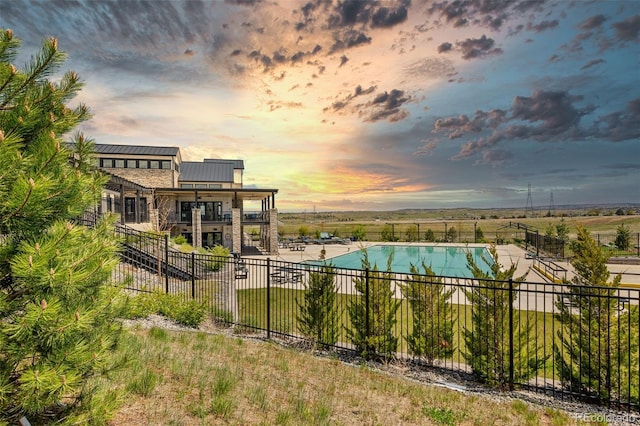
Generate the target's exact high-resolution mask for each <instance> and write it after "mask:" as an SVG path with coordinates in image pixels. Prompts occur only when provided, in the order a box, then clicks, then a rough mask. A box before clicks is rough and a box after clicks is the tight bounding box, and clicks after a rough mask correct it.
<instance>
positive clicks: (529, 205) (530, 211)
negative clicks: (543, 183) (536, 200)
mask: <svg viewBox="0 0 640 426" xmlns="http://www.w3.org/2000/svg"><path fill="white" fill-rule="evenodd" d="M524 215H525V216H526V217H533V201H532V200H531V184H529V191H528V193H527V204H526V205H525V206H524Z"/></svg>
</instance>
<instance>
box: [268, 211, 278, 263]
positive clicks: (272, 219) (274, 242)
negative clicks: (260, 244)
mask: <svg viewBox="0 0 640 426" xmlns="http://www.w3.org/2000/svg"><path fill="white" fill-rule="evenodd" d="M267 243H268V244H269V245H268V249H269V253H271V254H278V209H271V210H269V238H268V240H267Z"/></svg>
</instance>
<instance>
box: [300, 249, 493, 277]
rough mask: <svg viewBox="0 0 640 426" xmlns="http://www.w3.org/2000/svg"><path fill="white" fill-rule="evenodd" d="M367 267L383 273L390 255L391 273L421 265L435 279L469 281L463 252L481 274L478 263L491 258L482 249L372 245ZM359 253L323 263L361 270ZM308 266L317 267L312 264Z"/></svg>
mask: <svg viewBox="0 0 640 426" xmlns="http://www.w3.org/2000/svg"><path fill="white" fill-rule="evenodd" d="M366 251H367V255H368V256H369V262H370V263H371V266H372V267H373V266H374V265H377V267H378V269H379V270H382V271H383V270H386V269H387V259H389V255H390V254H391V253H393V262H392V264H391V270H392V271H393V272H397V273H401V274H408V273H410V271H411V268H410V267H411V264H413V265H415V266H417V267H418V269H419V271H420V272H421V273H422V272H424V271H423V269H422V261H423V260H424V263H425V265H427V266H430V267H431V269H433V272H434V273H435V274H436V275H440V276H446V277H461V278H471V277H472V275H471V272H470V271H469V269H468V268H467V252H470V253H471V255H472V256H473V260H474V261H475V262H476V265H478V266H479V267H480V269H482V270H483V271H486V272H488V271H489V270H490V266H489V265H487V263H486V262H485V261H484V260H482V256H484V257H485V258H486V259H488V260H489V261H491V255H490V254H489V251H488V250H487V249H486V248H485V247H456V246H438V245H435V246H427V245H410V246H403V245H384V244H381V245H375V246H370V247H367V248H366ZM363 256H364V253H363V251H362V250H356V251H353V252H350V253H347V254H343V255H340V256H336V257H333V258H331V259H328V260H327V262H331V264H332V265H333V266H335V267H337V268H345V269H362V259H363ZM307 263H310V264H315V265H318V264H321V263H320V262H317V261H313V262H307Z"/></svg>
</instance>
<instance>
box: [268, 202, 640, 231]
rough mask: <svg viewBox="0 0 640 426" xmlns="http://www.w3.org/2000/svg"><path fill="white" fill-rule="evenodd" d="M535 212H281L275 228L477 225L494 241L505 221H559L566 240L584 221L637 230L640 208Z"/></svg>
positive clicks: (537, 224) (599, 227) (537, 225)
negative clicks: (566, 232) (528, 214)
mask: <svg viewBox="0 0 640 426" xmlns="http://www.w3.org/2000/svg"><path fill="white" fill-rule="evenodd" d="M616 212H617V213H618V214H616ZM620 213H624V214H620ZM538 214H539V216H538ZM538 214H536V215H535V217H525V216H524V211H523V209H518V210H516V209H451V210H448V209H443V210H397V211H384V212H378V211H371V212H318V213H312V212H306V213H280V214H279V215H278V219H279V224H278V231H279V233H280V235H283V236H295V235H298V234H299V230H300V228H301V227H303V226H304V227H306V228H307V230H308V231H309V234H310V235H314V234H315V233H316V232H327V233H330V234H334V235H336V236H340V237H348V236H350V235H351V233H352V232H353V230H354V229H356V227H357V226H358V225H362V227H364V230H365V232H366V233H367V234H376V233H380V232H381V231H382V229H383V227H384V226H385V225H387V224H393V226H394V230H395V231H396V232H397V234H398V235H402V233H403V232H405V231H406V229H408V227H410V226H412V225H419V226H420V234H421V235H422V234H423V233H424V232H425V231H427V230H428V229H430V230H432V231H433V232H434V234H436V235H440V234H443V233H444V232H445V229H449V228H451V227H452V226H453V227H455V228H456V231H458V233H459V235H464V234H468V235H473V230H474V226H475V227H479V228H480V229H481V230H482V232H483V233H484V235H485V236H486V237H487V238H488V239H493V238H494V237H495V236H496V235H498V234H500V233H505V234H509V235H511V234H513V233H515V232H516V229H515V228H510V227H509V224H510V223H511V224H515V223H521V224H525V225H527V226H529V227H531V228H533V229H534V230H538V231H539V232H540V234H544V233H545V231H546V229H547V227H548V226H549V224H554V225H555V224H557V223H560V222H561V221H564V222H565V223H566V224H567V225H568V226H569V232H570V238H573V237H575V230H576V227H577V226H578V225H584V226H585V227H587V229H588V230H589V231H590V232H591V233H592V234H596V233H602V234H612V235H615V234H616V230H617V228H618V227H619V226H620V225H621V224H624V226H625V227H627V228H628V229H629V230H630V232H631V233H638V232H640V207H638V206H636V207H633V208H630V207H621V208H617V207H616V208H584V209H571V210H556V211H555V212H554V215H552V216H550V217H546V215H547V214H548V212H539V213H538Z"/></svg>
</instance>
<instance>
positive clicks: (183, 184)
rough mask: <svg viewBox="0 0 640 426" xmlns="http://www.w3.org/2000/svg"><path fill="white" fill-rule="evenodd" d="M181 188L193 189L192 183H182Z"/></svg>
mask: <svg viewBox="0 0 640 426" xmlns="http://www.w3.org/2000/svg"><path fill="white" fill-rule="evenodd" d="M180 188H193V184H192V183H181V184H180Z"/></svg>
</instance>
